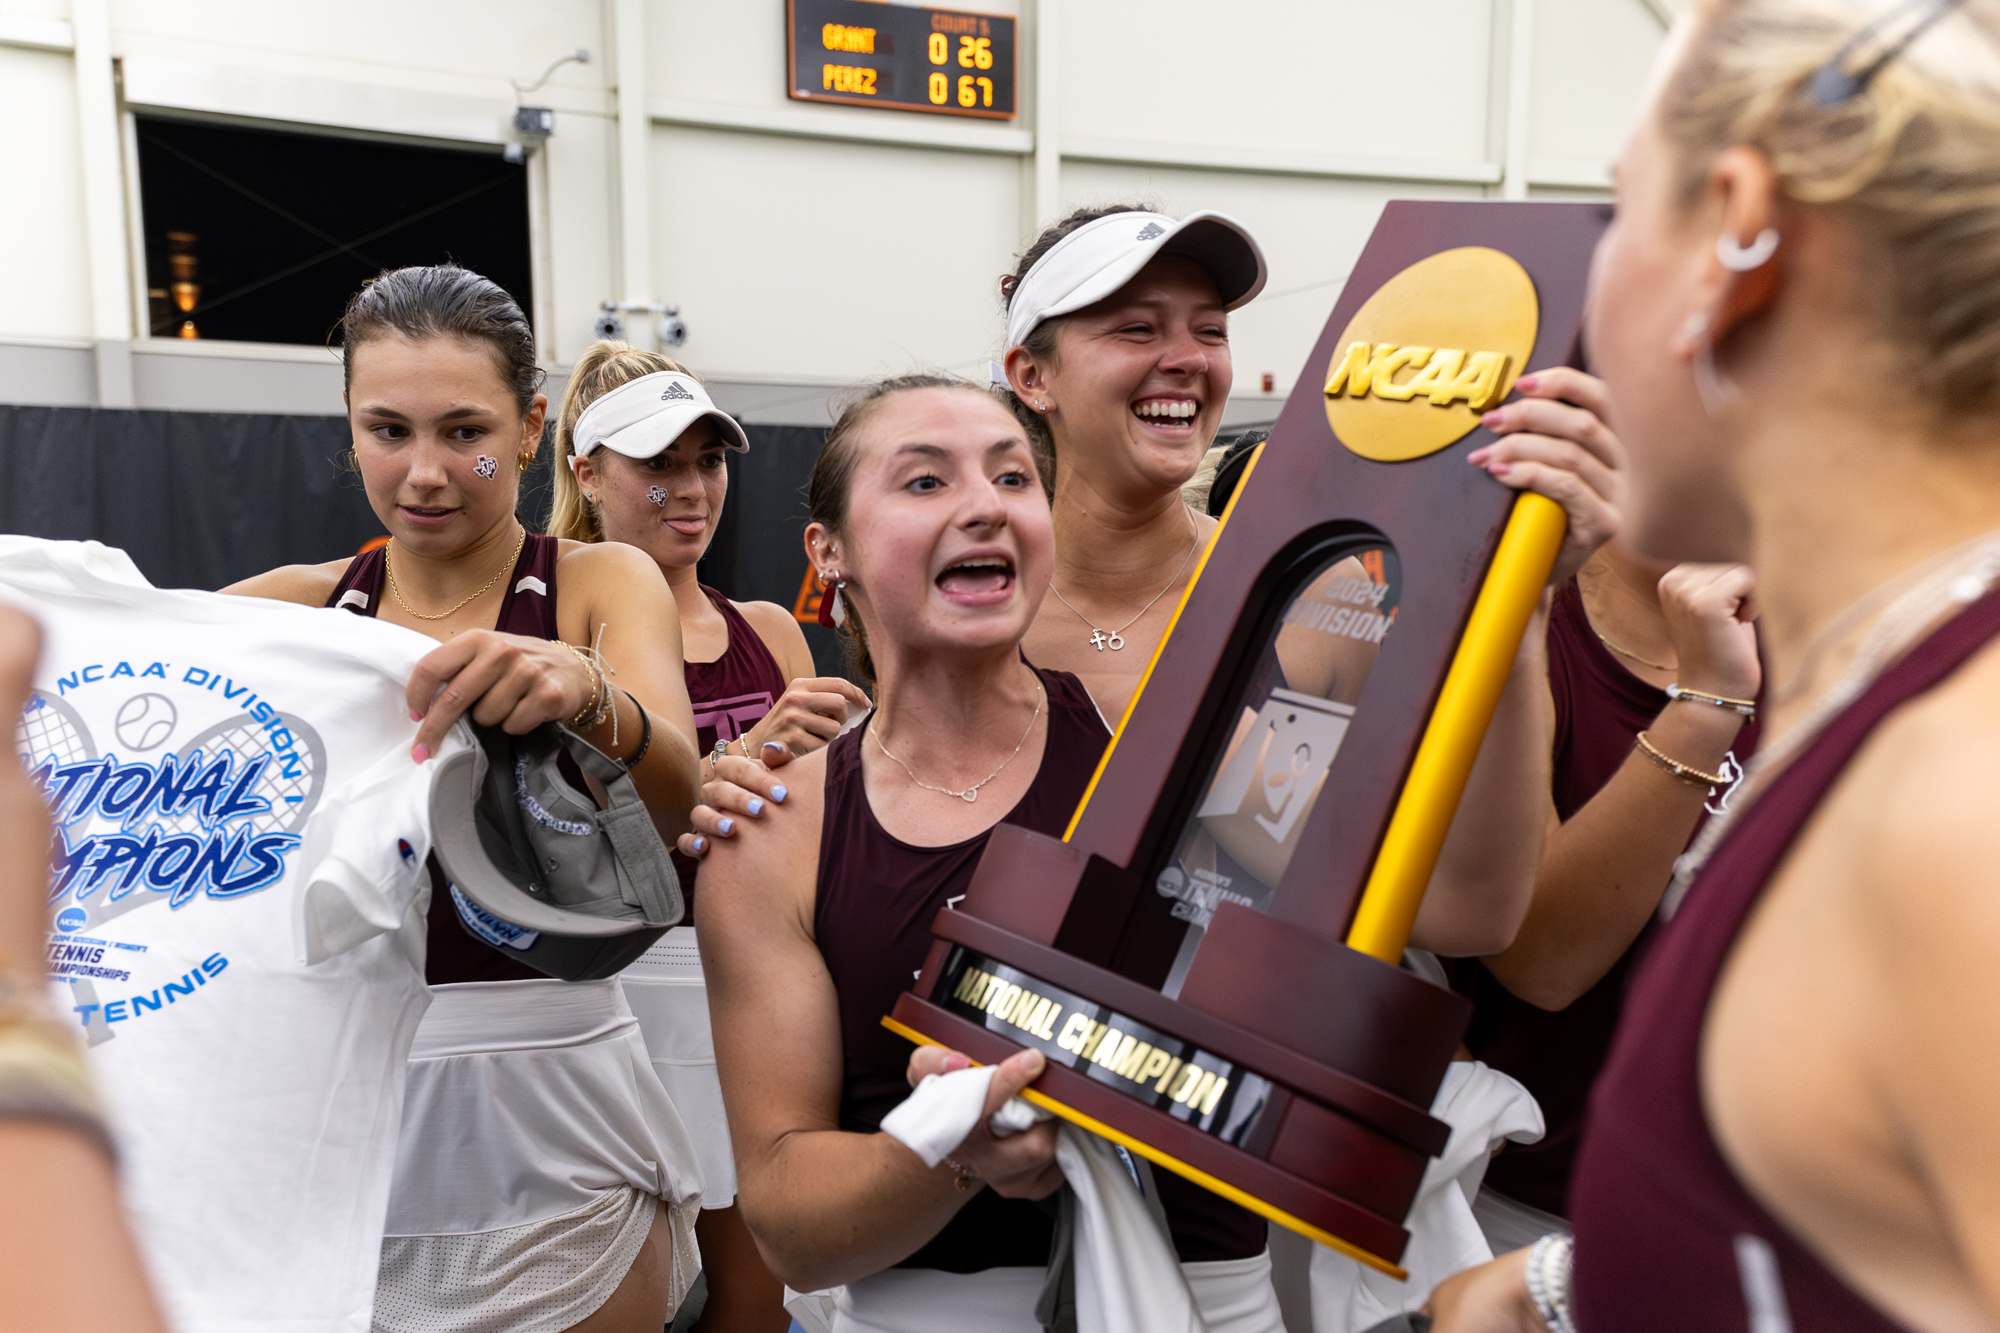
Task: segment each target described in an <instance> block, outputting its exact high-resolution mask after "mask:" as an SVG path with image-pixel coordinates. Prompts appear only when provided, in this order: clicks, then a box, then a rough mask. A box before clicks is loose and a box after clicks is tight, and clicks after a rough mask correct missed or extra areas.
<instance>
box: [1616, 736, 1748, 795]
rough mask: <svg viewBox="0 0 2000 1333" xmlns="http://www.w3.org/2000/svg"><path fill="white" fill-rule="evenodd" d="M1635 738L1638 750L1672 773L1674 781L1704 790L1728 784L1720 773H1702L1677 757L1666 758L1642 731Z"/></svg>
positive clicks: (1727, 780)
mask: <svg viewBox="0 0 2000 1333" xmlns="http://www.w3.org/2000/svg"><path fill="white" fill-rule="evenodd" d="M1636 739H1637V740H1638V742H1639V752H1640V753H1641V754H1643V755H1645V756H1646V758H1648V759H1650V760H1652V761H1653V763H1654V764H1656V765H1658V766H1659V767H1660V768H1663V769H1665V770H1666V771H1667V772H1668V773H1669V774H1670V775H1672V777H1673V779H1674V781H1676V782H1679V783H1681V784H1683V785H1685V786H1689V787H1700V788H1702V789H1704V790H1706V789H1707V788H1710V787H1727V786H1728V785H1729V779H1728V778H1727V777H1725V776H1723V775H1722V774H1720V773H1704V772H1702V771H1701V770H1700V769H1698V768H1696V767H1695V766H1694V765H1693V764H1683V763H1682V762H1681V761H1680V760H1678V759H1670V758H1668V757H1667V756H1666V755H1665V754H1662V753H1661V752H1660V748H1659V747H1658V746H1657V745H1654V744H1653V742H1652V741H1650V740H1648V739H1647V738H1646V733H1645V732H1643V731H1642V732H1640V733H1639V735H1638V737H1637V738H1636Z"/></svg>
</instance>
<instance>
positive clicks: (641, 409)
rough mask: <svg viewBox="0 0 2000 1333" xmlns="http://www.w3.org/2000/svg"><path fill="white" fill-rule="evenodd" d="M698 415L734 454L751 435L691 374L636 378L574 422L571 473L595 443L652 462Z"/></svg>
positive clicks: (664, 373)
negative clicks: (653, 457)
mask: <svg viewBox="0 0 2000 1333" xmlns="http://www.w3.org/2000/svg"><path fill="white" fill-rule="evenodd" d="M703 417H708V418H710V419H712V420H713V421H714V422H715V428H716V433H717V434H718V435H719V436H720V437H721V440H722V443H723V444H724V445H726V446H728V447H729V448H731V449H738V450H747V449H748V448H749V447H750V437H749V436H747V435H745V434H744V433H743V427H741V426H739V425H737V424H736V418H735V417H732V416H730V415H729V414H728V413H727V412H724V411H723V410H721V409H720V408H718V407H717V406H716V405H715V403H714V402H713V401H712V400H711V399H710V398H709V396H708V390H706V389H704V388H702V387H701V382H700V381H699V380H697V379H695V378H694V376H692V375H682V374H679V373H677V372H675V371H671V370H661V371H655V372H654V373H653V374H651V375H641V376H640V377H639V378H638V379H636V380H633V381H632V382H631V383H629V384H621V385H619V386H618V387H617V388H615V389H613V390H612V391H611V392H610V393H607V394H605V395H604V396H603V397H602V398H600V399H598V400H597V401H596V402H594V403H592V404H591V405H590V406H589V407H586V408H585V409H584V410H583V415H582V416H580V417H578V418H577V420H576V438H575V452H574V453H572V454H571V455H570V459H569V466H570V471H572V472H574V471H575V470H576V460H577V459H579V458H582V457H583V456H584V455H585V454H588V453H590V452H591V451H592V450H594V449H596V448H597V446H598V445H600V444H601V445H603V446H604V447H605V448H607V449H610V450H613V451H614V452H616V453H621V454H623V455H625V456H626V457H627V458H651V457H652V456H653V455H654V454H657V453H659V452H660V451H661V450H662V449H665V448H666V447H667V446H668V445H670V444H672V443H673V442H674V441H675V440H678V439H679V438H680V437H681V434H682V433H683V432H684V431H686V430H687V428H688V427H689V426H692V425H694V423H695V422H697V421H700V420H701V419H702V418H703Z"/></svg>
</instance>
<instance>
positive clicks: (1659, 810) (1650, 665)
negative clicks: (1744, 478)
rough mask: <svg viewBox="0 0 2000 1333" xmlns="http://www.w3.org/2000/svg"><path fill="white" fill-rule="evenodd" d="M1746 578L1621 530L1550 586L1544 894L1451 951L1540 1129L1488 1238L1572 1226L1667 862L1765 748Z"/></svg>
mask: <svg viewBox="0 0 2000 1333" xmlns="http://www.w3.org/2000/svg"><path fill="white" fill-rule="evenodd" d="M1565 373H1574V372H1565ZM1581 391H1585V392H1598V391H1601V390H1600V387H1599V386H1597V385H1595V384H1591V385H1587V386H1581ZM1750 588H1751V579H1750V571H1749V570H1747V569H1745V568H1744V567H1743V566H1741V565H1663V564H1661V563H1659V562H1657V561H1649V560H1644V559H1642V558H1640V557H1639V556H1636V555H1634V554H1633V553H1632V552H1630V551H1628V550H1627V549H1626V548H1625V547H1624V545H1623V544H1622V543H1620V542H1619V541H1617V540H1615V539H1614V540H1613V541H1610V542H1608V543H1606V544H1605V546H1604V547H1603V549H1602V550H1600V551H1598V553H1597V554H1596V555H1594V556H1592V557H1591V559H1590V562H1589V563H1588V564H1586V565H1585V566H1584V567H1583V569H1582V570H1581V571H1580V572H1579V573H1578V574H1577V576H1576V578H1574V579H1572V580H1570V581H1569V582H1567V583H1565V584H1563V585H1562V586H1561V587H1560V588H1558V589H1556V595H1555V603H1554V606H1553V608H1552V609H1551V611H1550V613H1549V629H1548V654H1549V688H1550V692H1551V694H1552V696H1553V698H1554V702H1555V732H1554V736H1553V737H1552V744H1551V753H1552V754H1553V755H1554V775H1553V776H1554V784H1553V786H1552V787H1551V789H1550V794H1549V799H1548V802H1547V804H1546V806H1545V813H1544V823H1545V824H1546V825H1547V827H1548V830H1549V838H1548V847H1547V850H1546V851H1545V852H1544V853H1543V855H1542V868H1541V872H1540V873H1539V874H1538V875H1537V876H1536V877H1535V894H1534V900H1533V901H1532V902H1531V903H1530V904H1529V907H1528V916H1527V919H1526V920H1525V921H1523V922H1522V923H1521V930H1520V933H1519V934H1517V935H1516V936H1515V937H1514V942H1513V943H1512V944H1511V945H1509V946H1508V947H1507V949H1506V950H1505V951H1503V952H1501V953H1499V954H1495V955H1493V956H1492V957H1489V958H1483V959H1480V958H1459V959H1452V960H1450V961H1448V962H1446V964H1445V971H1446V973H1447V974H1448V975H1449V976H1450V978H1451V983H1452V987H1453V989H1455V990H1457V991H1458V992H1459V993H1460V994H1462V995H1464V996H1466V997H1467V998H1468V999H1470V1000H1471V1001H1472V1002H1473V1004H1474V1006H1475V1009H1474V1013H1473V1019H1472V1024H1471V1026H1470V1027H1469V1028H1468V1029H1467V1030H1466V1039H1465V1043H1466V1046H1467V1047H1468V1048H1469V1049H1470V1050H1471V1052H1472V1054H1473V1055H1474V1056H1475V1057H1476V1058H1478V1059H1480V1060H1483V1061H1485V1062H1486V1063H1487V1064H1488V1065H1491V1066H1492V1067H1493V1068H1495V1069H1498V1070H1500V1071H1501V1072H1502V1073H1504V1074H1508V1075H1511V1076H1512V1077H1514V1078H1515V1079H1518V1080H1519V1081H1520V1082H1521V1083H1522V1085H1523V1086H1525V1087H1526V1088H1527V1089H1528V1091H1529V1092H1531V1093H1532V1094H1534V1097H1535V1101H1536V1103H1537V1104H1538V1105H1539V1106H1540V1107H1541V1108H1542V1116H1543V1119H1544V1120H1545V1121H1546V1122H1547V1125H1548V1130H1547V1132H1546V1133H1545V1134H1544V1135H1543V1136H1542V1138H1541V1139H1540V1140H1538V1141H1537V1142H1535V1143H1532V1144H1509V1145H1508V1146H1507V1147H1505V1148H1503V1149H1502V1150H1501V1151H1500V1154H1499V1155H1498V1156H1497V1157H1495V1158H1494V1159H1493V1163H1492V1165H1491V1166H1489V1167H1488V1168H1487V1170H1486V1176H1485V1179H1484V1180H1483V1181H1482V1183H1481V1185H1480V1190H1479V1197H1478V1199H1477V1200H1475V1201H1474V1204H1473V1210H1474V1212H1475V1213H1476V1214H1477V1215H1478V1216H1479V1218H1480V1221H1481V1224H1482V1226H1483V1227H1484V1228H1485V1230H1486V1234H1487V1239H1488V1240H1489V1241H1490V1242H1492V1243H1493V1246H1494V1249H1495V1250H1496V1251H1506V1250H1511V1249H1515V1248H1517V1247H1519V1246H1521V1245H1525V1244H1528V1243H1530V1242H1532V1241H1533V1240H1535V1239H1536V1238H1537V1237H1539V1236H1541V1235H1543V1234H1545V1233H1546V1232H1548V1231H1550V1230H1554V1229H1558V1228H1560V1227H1561V1226H1562V1225H1564V1224H1563V1217H1564V1216H1565V1215H1566V1214H1567V1212H1568V1207H1569V1205H1568V1196H1569V1181H1570V1171H1571V1168H1572V1166H1573V1164H1574V1162H1575V1160H1576V1150H1577V1146H1578V1144H1579V1142H1580V1141H1581V1137H1582V1132H1583V1126H1584V1112H1585V1107H1586V1103H1587V1100H1588V1097H1589V1094H1590V1085H1591V1083H1592V1082H1593V1081H1594V1080H1595V1079H1596V1077H1597V1074H1598V1071H1599V1070H1601V1069H1602V1068H1603V1067H1604V1057H1605V1056H1606V1055H1607V1054H1608V1053H1609V1052H1610V1049H1611V1037H1612V1033H1613V1031H1614V1030H1615V1029H1616V1028H1617V1026H1618V1016H1619V1013H1620V1011H1621V1009H1622V1007H1623V1004H1624V996H1625V989H1626V986H1627V984H1628V982H1629V981H1630V978H1631V969H1632V966H1633V965H1634V963H1635V962H1636V961H1637V960H1638V958H1639V957H1640V956H1641V955H1642V953H1643V951H1644V945H1645V942H1646V941H1649V940H1650V939H1651V937H1652V934H1653V920H1654V913H1655V910H1656V909H1657V908H1658V907H1659V905H1660V898H1661V895H1662V894H1663V893H1664V892H1665V890H1666V888H1667V884H1668V882H1669V881H1670V880H1671V879H1672V878H1673V869H1674V861H1675V858H1677V857H1678V856H1679V855H1680V854H1681V853H1682V852H1684V851H1686V850H1687V845H1688V842H1689V840H1690V839H1691V838H1692V837H1693V836H1694V834H1695V831H1696V830H1697V829H1698V828H1699V827H1700V826H1701V822H1702V821H1703V820H1704V819H1707V818H1708V817H1709V816H1710V813H1711V812H1714V811H1719V810H1722V809H1724V808H1726V806H1727V804H1728V801H1729V798H1730V793H1731V791H1732V789H1733V787H1734V785H1735V783H1736V781H1737V780H1738V779H1739V778H1740V777H1741V776H1742V772H1743V763H1744V762H1745V761H1747V760H1748V759H1749V758H1750V756H1751V754H1752V753H1753V752H1754V750H1755V747H1756V737H1757V723H1756V699H1757V695H1758V686H1759V670H1758V665H1757V640H1756V631H1755V629H1754V627H1753V625H1752V623H1751V615H1752V603H1751V600H1750ZM1669 688H1671V689H1673V690H1674V691H1675V692H1674V693H1673V694H1672V695H1669V694H1668V693H1667V690H1668V689H1669ZM1642 734H1643V735H1644V736H1645V737H1646V745H1647V746H1650V747H1651V748H1650V749H1647V748H1644V747H1642V746H1641V745H1640V744H1639V742H1638V737H1639V736H1640V735H1642ZM1663 760H1672V761H1674V762H1676V763H1679V764H1681V765H1683V768H1682V769H1681V770H1675V769H1673V768H1671V767H1669V766H1668V765H1667V764H1666V763H1665V762H1663ZM1711 777H1713V778H1720V779H1722V781H1721V782H1719V783H1717V784H1714V785H1711V784H1710V783H1709V781H1708V779H1709V778H1711Z"/></svg>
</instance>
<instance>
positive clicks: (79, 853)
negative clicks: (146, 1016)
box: [15, 661, 325, 932]
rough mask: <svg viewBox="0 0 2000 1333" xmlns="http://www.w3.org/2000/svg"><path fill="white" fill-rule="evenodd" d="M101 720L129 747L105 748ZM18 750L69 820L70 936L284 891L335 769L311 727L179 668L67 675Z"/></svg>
mask: <svg viewBox="0 0 2000 1333" xmlns="http://www.w3.org/2000/svg"><path fill="white" fill-rule="evenodd" d="M148 678H151V679H150V680H149V679H148ZM155 680H156V681H158V682H159V685H158V686H157V687H155V688H153V689H138V690H132V689H131V688H130V687H131V685H137V684H142V683H144V684H151V683H152V681H155ZM128 681H129V684H128V683H127V682H128ZM121 684H122V685H126V688H125V689H123V690H121V689H119V686H120V685H121ZM169 691H171V694H170V693H169ZM92 719H97V720H98V721H99V723H100V725H101V724H102V723H103V722H109V723H110V726H109V728H107V730H109V731H110V733H111V735H110V736H109V737H108V738H107V739H109V740H112V741H115V748H114V747H108V746H101V745H100V742H99V739H98V735H97V732H96V730H95V729H94V728H93V727H92V725H91V720H92ZM184 719H192V722H191V723H190V722H189V721H186V720H184ZM204 722H205V723H206V724H207V725H205V726H204V725H201V724H202V723H204ZM176 742H179V743H178V744H176ZM170 747H171V748H170ZM15 751H16V753H17V754H19V756H20V758H21V760H22V762H23V763H24V764H25V765H26V766H27V768H28V771H29V773H30V775H31V776H32V777H33V779H34V781H35V784H36V785H37V787H39V788H40V790H41V792H42V796H43V799H44V800H45V801H46V802H47V803H48V807H49V813H50V815H51V816H52V817H53V818H54V820H55V822H56V828H57V836H56V840H55V843H54V845H53V846H52V848H51V869H50V882H49V900H50V902H52V903H57V904H63V903H65V900H67V904H66V905H64V906H61V907H59V909H58V911H57V925H58V926H59V927H60V928H61V929H63V930H64V931H67V932H74V931H76V930H81V929H83V928H85V927H88V926H94V925H101V924H102V923H104V922H105V921H107V920H109V919H111V918H113V917H117V916H121V915H123V914H124V913H125V912H128V911H131V910H133V909H134V908H137V907H141V906H144V905H146V904H148V903H154V902H165V903H166V904H167V905H168V906H169V907H171V908H181V907H185V906H186V905H187V904H188V903H189V902H191V901H192V900H193V899H195V898H196V897H197V896H200V897H207V898H213V899H220V900H228V899H232V898H240V897H243V896H245V895H246V894H251V893H255V892H257V891H258V890H260V889H265V888H269V887H270V886H271V885H273V884H275V883H277V882H278V881H279V880H280V879H282V878H283V877H284V873H285V863H286V859H287V857H288V856H289V855H290V854H291V852H292V851H293V850H294V849H295V848H296V847H297V846H298V845H299V841H300V831H301V830H302V829H303V827H304V824H305V821H306V818H307V817H308V816H309V815H310V814H311V813H312V810H313V807H314V805H316V804H317V802H318V798H319V787H320V774H321V772H322V770H323V769H324V768H325V749H324V746H323V745H322V743H321V741H320V738H319V735H318V733H317V732H315V731H314V730H313V729H312V728H311V727H310V726H309V725H307V724H306V723H305V722H304V721H303V720H301V719H300V718H299V717H297V716H296V715H294V714H291V713H286V712H281V711H279V709H278V708H277V707H276V706H275V705H273V704H272V703H271V702H270V701H269V700H267V699H264V698H262V697H261V696H260V695H259V694H258V692H257V691H256V690H255V689H253V688H252V687H251V686H250V685H248V684H246V683H244V682H241V681H238V680H236V679H234V678H233V677H232V676H230V675H229V674H228V672H227V671H217V670H211V669H209V668H207V667H202V666H177V665H175V664H173V663H167V662H152V663H147V664H140V665H136V666H135V664H133V663H131V662H122V661H121V662H104V663H91V664H88V665H82V666H76V667H72V668H70V669H68V670H67V671H66V672H65V673H63V674H59V675H57V677H56V678H55V682H54V686H53V688H42V689H38V690H37V691H36V692H35V693H34V694H33V695H32V696H31V697H30V698H29V700H28V706H27V708H26V709H25V710H24V711H23V713H22V716H21V719H20V723H19V725H18V726H17V728H16V730H15Z"/></svg>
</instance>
